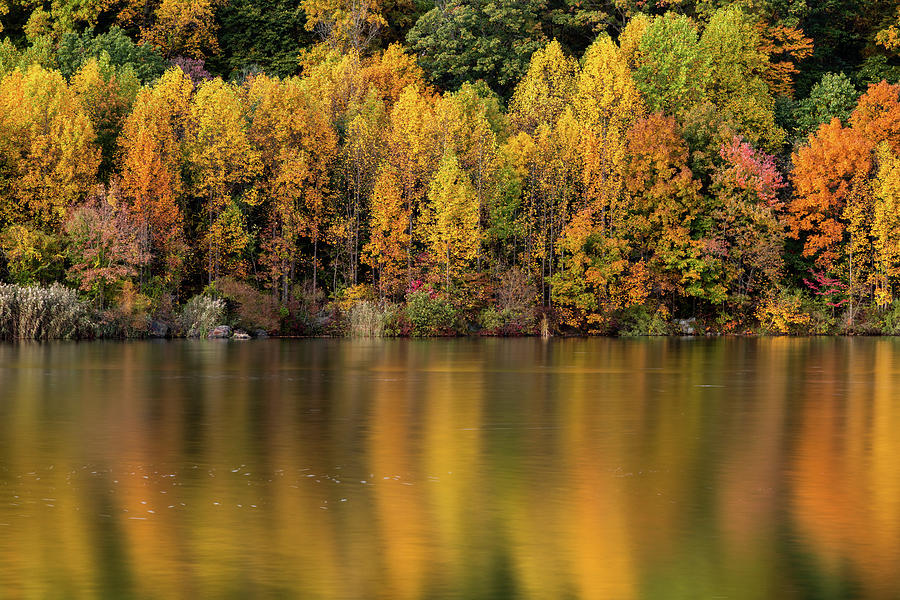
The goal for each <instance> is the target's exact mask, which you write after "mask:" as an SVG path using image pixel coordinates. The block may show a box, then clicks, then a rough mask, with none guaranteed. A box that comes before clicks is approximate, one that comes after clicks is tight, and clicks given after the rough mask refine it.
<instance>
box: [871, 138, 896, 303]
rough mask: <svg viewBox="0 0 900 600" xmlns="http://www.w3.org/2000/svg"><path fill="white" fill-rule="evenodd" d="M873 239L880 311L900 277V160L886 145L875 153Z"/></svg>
mask: <svg viewBox="0 0 900 600" xmlns="http://www.w3.org/2000/svg"><path fill="white" fill-rule="evenodd" d="M877 159H878V175H877V179H876V180H875V184H874V187H875V190H874V191H875V202H874V215H873V218H872V235H873V237H874V238H875V240H874V241H875V243H874V245H875V271H876V272H875V277H874V279H875V281H874V285H875V301H876V303H877V304H878V305H879V306H881V307H882V308H884V307H886V306H887V305H889V304H891V302H893V299H894V291H893V289H894V284H895V283H896V280H897V277H898V276H900V158H898V157H897V154H895V153H894V152H893V151H892V150H891V148H890V146H889V145H888V144H887V143H882V144H881V145H879V147H878V150H877Z"/></svg>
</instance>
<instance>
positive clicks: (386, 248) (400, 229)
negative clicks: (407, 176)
mask: <svg viewBox="0 0 900 600" xmlns="http://www.w3.org/2000/svg"><path fill="white" fill-rule="evenodd" d="M409 220H410V215H409V204H408V203H406V202H405V201H404V199H403V191H402V186H401V184H400V178H399V177H398V176H397V173H396V172H395V171H394V168H393V167H391V166H390V165H385V167H384V168H382V170H381V172H380V173H379V174H378V179H377V180H376V182H375V189H374V191H373V193H372V201H371V209H370V217H369V231H370V235H369V241H368V243H367V244H366V245H365V247H364V248H363V260H364V261H365V262H366V264H368V265H369V266H371V267H372V269H374V270H375V272H376V273H377V274H378V289H379V291H380V293H381V295H382V296H384V295H393V294H395V293H397V292H400V291H401V290H402V288H403V287H404V286H405V284H406V281H405V279H404V275H405V272H406V266H407V257H408V249H409V245H410V237H409V228H408V226H407V224H408V223H409Z"/></svg>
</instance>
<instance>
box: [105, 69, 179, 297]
mask: <svg viewBox="0 0 900 600" xmlns="http://www.w3.org/2000/svg"><path fill="white" fill-rule="evenodd" d="M192 89H193V86H192V84H191V81H190V79H188V78H187V77H186V76H185V75H184V73H182V71H181V69H171V70H169V71H167V72H166V73H164V74H163V76H162V77H161V78H160V80H159V82H157V84H156V86H154V87H153V88H145V89H143V90H141V92H140V93H139V94H138V97H137V99H136V100H135V103H134V109H133V110H132V112H131V114H130V115H128V118H127V119H126V120H125V122H124V124H123V127H122V133H121V135H120V136H119V142H118V143H119V165H120V168H119V172H120V173H121V175H120V189H121V195H122V197H123V198H124V199H125V201H126V202H128V203H129V204H130V206H131V214H132V217H133V219H134V220H135V222H136V224H137V227H138V230H139V237H138V240H139V247H140V251H141V252H142V253H153V254H154V257H155V258H156V259H159V261H160V264H159V267H160V271H159V272H160V275H161V276H162V277H163V278H164V279H165V280H166V281H167V282H168V283H170V284H172V283H177V274H178V272H179V270H180V267H181V259H182V255H183V250H184V235H183V232H182V225H183V215H182V211H181V208H180V207H179V201H180V199H181V197H182V194H183V192H184V183H183V181H182V178H181V172H182V168H183V166H184V164H183V154H182V141H183V140H182V133H183V132H184V131H185V129H186V127H187V124H188V121H189V116H190V98H191V91H192ZM144 262H146V261H142V262H141V264H144Z"/></svg>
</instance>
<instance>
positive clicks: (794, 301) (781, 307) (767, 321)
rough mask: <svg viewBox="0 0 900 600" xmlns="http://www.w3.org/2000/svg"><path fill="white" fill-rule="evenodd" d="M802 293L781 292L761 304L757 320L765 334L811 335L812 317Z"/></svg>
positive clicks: (795, 291)
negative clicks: (805, 308) (805, 306)
mask: <svg viewBox="0 0 900 600" xmlns="http://www.w3.org/2000/svg"><path fill="white" fill-rule="evenodd" d="M803 304H804V302H803V294H802V293H801V292H800V291H797V290H794V291H788V290H779V291H778V293H777V294H774V295H772V296H770V297H768V298H766V299H765V301H763V302H762V303H760V305H759V307H758V308H757V309H756V318H757V319H759V324H760V327H762V330H763V332H764V333H774V334H780V335H788V334H797V333H801V334H802V333H809V325H810V317H809V313H807V312H806V311H805V310H804V307H803Z"/></svg>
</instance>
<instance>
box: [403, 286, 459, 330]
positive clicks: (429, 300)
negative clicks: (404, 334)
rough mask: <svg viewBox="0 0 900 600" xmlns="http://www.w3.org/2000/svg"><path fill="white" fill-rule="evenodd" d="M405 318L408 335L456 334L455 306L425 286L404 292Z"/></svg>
mask: <svg viewBox="0 0 900 600" xmlns="http://www.w3.org/2000/svg"><path fill="white" fill-rule="evenodd" d="M405 313H406V318H407V319H408V320H409V325H410V335H412V336H413V337H431V336H443V335H456V333H457V331H456V321H457V312H456V308H454V306H453V305H452V304H451V303H450V302H448V301H447V299H446V298H444V297H443V296H442V295H440V294H438V293H436V292H434V291H432V290H431V289H430V288H428V287H427V286H425V287H422V288H420V289H418V290H416V291H411V292H409V293H407V294H406V311H405Z"/></svg>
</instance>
